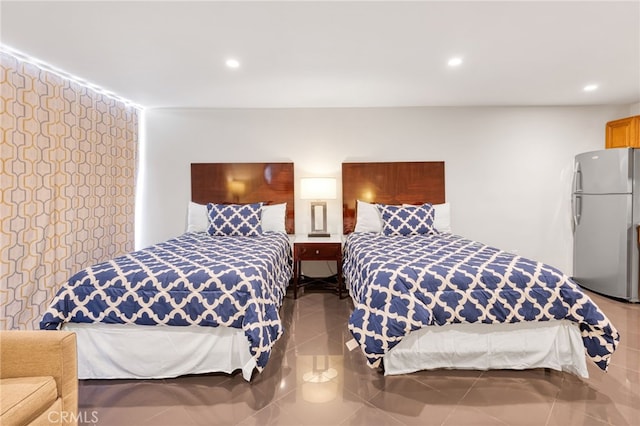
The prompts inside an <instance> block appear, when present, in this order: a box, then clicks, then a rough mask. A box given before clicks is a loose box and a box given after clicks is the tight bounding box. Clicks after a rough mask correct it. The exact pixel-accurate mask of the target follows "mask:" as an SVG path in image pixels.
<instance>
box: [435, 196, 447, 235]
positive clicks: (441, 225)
mask: <svg viewBox="0 0 640 426" xmlns="http://www.w3.org/2000/svg"><path fill="white" fill-rule="evenodd" d="M433 208H434V209H435V213H436V217H435V219H434V221H433V227H434V228H436V230H437V231H439V232H448V233H449V234H450V233H451V205H450V204H449V203H444V204H434V205H433Z"/></svg>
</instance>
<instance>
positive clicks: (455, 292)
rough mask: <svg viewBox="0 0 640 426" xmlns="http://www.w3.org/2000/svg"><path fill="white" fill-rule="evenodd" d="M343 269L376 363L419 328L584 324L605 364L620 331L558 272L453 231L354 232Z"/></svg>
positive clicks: (359, 334)
mask: <svg viewBox="0 0 640 426" xmlns="http://www.w3.org/2000/svg"><path fill="white" fill-rule="evenodd" d="M344 257H345V260H344V268H343V269H344V274H345V277H346V279H347V282H349V284H350V291H351V297H352V298H353V301H354V305H355V309H354V311H353V313H352V315H351V317H350V319H349V329H350V331H351V333H352V334H353V336H354V337H355V339H356V340H357V342H358V343H359V344H360V346H361V348H362V350H363V352H364V353H365V355H366V357H367V361H368V363H369V365H370V366H371V367H377V366H379V365H380V361H381V359H382V357H383V356H384V355H385V354H386V353H387V352H388V351H389V350H390V349H391V348H393V347H394V346H395V345H397V344H398V343H399V342H400V341H401V340H402V339H403V337H404V336H406V335H407V334H408V333H409V332H411V331H413V330H417V329H420V328H422V327H426V326H431V325H444V324H451V323H463V322H467V323H475V322H480V323H489V324H490V323H501V322H506V323H515V322H522V321H548V320H553V319H567V320H570V321H573V322H576V323H578V325H579V327H580V330H581V334H582V340H583V342H584V346H585V348H586V351H587V354H588V356H589V358H591V359H592V360H593V362H595V363H596V364H597V365H598V367H600V368H601V369H603V370H605V371H606V369H607V367H608V365H609V360H610V357H611V354H612V353H613V352H614V350H615V348H616V346H617V343H618V341H619V335H618V332H617V331H616V329H615V328H614V327H613V325H612V324H611V323H610V322H609V320H608V319H607V317H606V316H605V315H604V313H602V311H600V309H599V308H598V306H596V304H595V303H593V301H592V300H591V299H590V298H589V296H588V295H586V294H585V293H584V292H583V291H582V290H581V289H580V288H579V287H578V285H577V284H576V283H575V282H573V281H572V280H571V279H570V278H569V277H567V276H566V275H564V274H563V273H561V272H560V271H559V270H557V269H555V268H553V267H551V266H548V265H545V264H543V263H540V262H535V261H532V260H529V259H526V258H524V257H520V256H515V255H513V254H510V253H507V252H504V251H501V250H498V249H496V248H493V247H489V246H486V245H484V244H481V243H478V242H475V241H470V240H467V239H463V238H461V237H459V236H455V235H451V234H440V235H416V236H398V237H388V236H383V235H379V234H370V233H369V234H366V233H358V234H355V233H354V234H351V235H349V237H348V238H347V241H346V244H345V255H344Z"/></svg>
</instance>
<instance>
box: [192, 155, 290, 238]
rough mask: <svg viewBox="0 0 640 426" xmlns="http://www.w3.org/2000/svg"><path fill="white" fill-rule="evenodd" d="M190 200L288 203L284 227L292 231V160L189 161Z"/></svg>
mask: <svg viewBox="0 0 640 426" xmlns="http://www.w3.org/2000/svg"><path fill="white" fill-rule="evenodd" d="M191 201H193V202H194V203H199V204H206V203H239V204H245V203H257V202H259V201H263V202H265V203H267V204H279V203H287V216H286V221H285V228H286V229H287V233H288V234H294V233H295V227H294V223H295V215H294V212H295V206H294V196H293V163H192V164H191Z"/></svg>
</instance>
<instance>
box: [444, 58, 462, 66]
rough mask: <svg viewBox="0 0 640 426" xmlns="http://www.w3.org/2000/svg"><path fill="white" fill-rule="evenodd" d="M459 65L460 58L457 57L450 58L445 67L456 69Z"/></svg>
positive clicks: (460, 62)
mask: <svg viewBox="0 0 640 426" xmlns="http://www.w3.org/2000/svg"><path fill="white" fill-rule="evenodd" d="M460 64H462V58H459V57H455V58H451V59H449V62H447V65H449V66H450V67H457V66H458V65H460Z"/></svg>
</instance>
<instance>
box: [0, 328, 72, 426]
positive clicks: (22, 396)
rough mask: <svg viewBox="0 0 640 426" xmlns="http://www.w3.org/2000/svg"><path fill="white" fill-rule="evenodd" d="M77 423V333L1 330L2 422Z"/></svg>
mask: <svg viewBox="0 0 640 426" xmlns="http://www.w3.org/2000/svg"><path fill="white" fill-rule="evenodd" d="M77 423H78V364H77V352H76V335H75V334H74V333H71V332H66V331H35V330H29V331H26V330H24V331H23V330H4V331H0V424H2V425H3V426H11V425H43V424H47V425H50V424H61V425H76V424H77Z"/></svg>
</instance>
